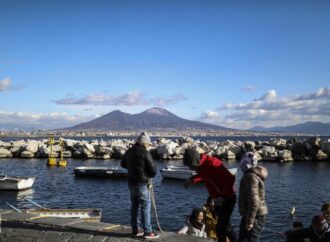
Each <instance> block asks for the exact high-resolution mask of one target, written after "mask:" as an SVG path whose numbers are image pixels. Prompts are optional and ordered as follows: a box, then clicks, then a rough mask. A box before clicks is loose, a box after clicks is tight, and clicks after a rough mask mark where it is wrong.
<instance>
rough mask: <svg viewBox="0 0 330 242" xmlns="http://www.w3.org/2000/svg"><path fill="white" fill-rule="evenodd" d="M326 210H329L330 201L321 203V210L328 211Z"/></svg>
mask: <svg viewBox="0 0 330 242" xmlns="http://www.w3.org/2000/svg"><path fill="white" fill-rule="evenodd" d="M328 210H330V203H324V204H323V205H322V208H321V211H322V212H325V211H328Z"/></svg>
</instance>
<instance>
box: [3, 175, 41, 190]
mask: <svg viewBox="0 0 330 242" xmlns="http://www.w3.org/2000/svg"><path fill="white" fill-rule="evenodd" d="M34 181H35V177H27V178H23V177H15V176H7V175H4V176H3V175H2V176H0V190H24V189H28V188H31V187H32V185H33V183H34Z"/></svg>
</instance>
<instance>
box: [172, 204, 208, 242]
mask: <svg viewBox="0 0 330 242" xmlns="http://www.w3.org/2000/svg"><path fill="white" fill-rule="evenodd" d="M177 233H178V234H189V235H192V236H196V237H202V238H207V235H206V232H205V222H204V212H203V210H202V209H200V208H194V209H193V210H192V213H191V215H190V216H188V217H187V221H186V224H185V226H184V227H183V228H182V229H180V230H179V231H178V232H177Z"/></svg>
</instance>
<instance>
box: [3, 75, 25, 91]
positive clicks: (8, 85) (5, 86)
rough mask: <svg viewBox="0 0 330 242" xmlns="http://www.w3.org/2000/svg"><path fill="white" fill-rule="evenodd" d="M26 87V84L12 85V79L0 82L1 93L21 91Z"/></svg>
mask: <svg viewBox="0 0 330 242" xmlns="http://www.w3.org/2000/svg"><path fill="white" fill-rule="evenodd" d="M24 87H25V84H18V85H12V83H11V79H10V78H5V79H3V80H2V81H0V92H3V91H19V90H21V89H23V88H24Z"/></svg>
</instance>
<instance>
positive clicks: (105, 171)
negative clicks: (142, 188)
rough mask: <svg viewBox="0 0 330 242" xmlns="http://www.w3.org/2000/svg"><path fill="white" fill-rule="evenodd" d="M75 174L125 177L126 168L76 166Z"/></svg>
mask: <svg viewBox="0 0 330 242" xmlns="http://www.w3.org/2000/svg"><path fill="white" fill-rule="evenodd" d="M74 174H75V175H76V176H87V177H100V178H127V170H126V169H123V168H120V167H86V166H81V167H76V168H75V169H74Z"/></svg>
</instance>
